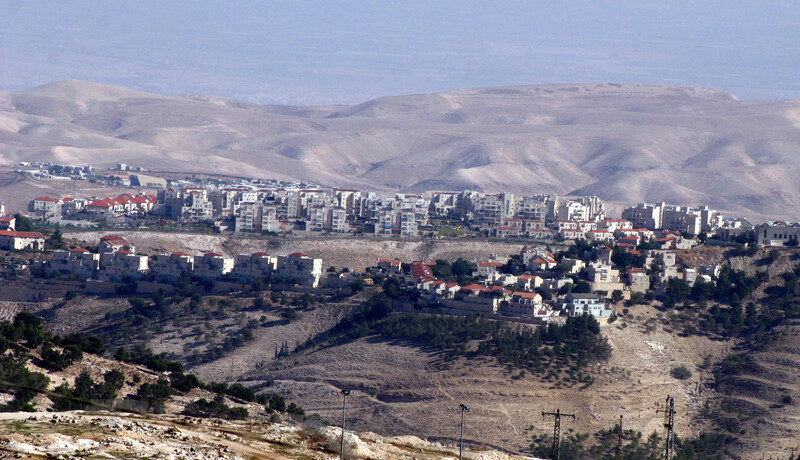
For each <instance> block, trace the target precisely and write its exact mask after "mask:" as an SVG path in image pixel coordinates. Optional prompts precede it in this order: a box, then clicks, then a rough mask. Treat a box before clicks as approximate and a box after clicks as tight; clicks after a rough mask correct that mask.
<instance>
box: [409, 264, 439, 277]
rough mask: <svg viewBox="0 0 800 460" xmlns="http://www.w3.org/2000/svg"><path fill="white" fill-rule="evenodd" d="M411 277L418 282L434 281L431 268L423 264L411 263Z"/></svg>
mask: <svg viewBox="0 0 800 460" xmlns="http://www.w3.org/2000/svg"><path fill="white" fill-rule="evenodd" d="M411 277H412V278H414V279H415V280H417V281H419V280H421V279H425V278H430V279H435V278H434V276H433V271H431V268H430V267H429V266H428V265H427V264H425V263H423V262H413V263H412V264H411Z"/></svg>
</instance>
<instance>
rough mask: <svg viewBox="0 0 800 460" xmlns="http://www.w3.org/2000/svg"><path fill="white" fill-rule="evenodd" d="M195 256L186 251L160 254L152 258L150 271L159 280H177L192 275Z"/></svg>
mask: <svg viewBox="0 0 800 460" xmlns="http://www.w3.org/2000/svg"><path fill="white" fill-rule="evenodd" d="M193 272H194V256H193V255H191V254H186V253H185V252H173V253H172V254H158V255H156V256H153V257H152V258H151V259H150V273H152V274H153V275H154V276H155V279H156V280H159V281H162V280H163V281H175V280H178V279H180V277H181V276H184V273H185V274H186V275H188V276H190V277H191V276H192V273H193Z"/></svg>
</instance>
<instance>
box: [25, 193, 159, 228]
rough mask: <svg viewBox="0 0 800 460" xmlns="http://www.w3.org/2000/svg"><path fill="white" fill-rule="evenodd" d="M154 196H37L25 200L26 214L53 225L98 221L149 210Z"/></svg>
mask: <svg viewBox="0 0 800 460" xmlns="http://www.w3.org/2000/svg"><path fill="white" fill-rule="evenodd" d="M156 201H157V198H156V196H155V195H144V194H138V195H132V194H128V193H126V194H122V195H119V196H117V197H115V198H89V199H83V198H72V197H66V198H52V197H49V196H41V197H37V198H34V199H33V200H31V201H30V202H29V203H28V213H29V216H30V217H31V218H33V219H38V220H42V221H46V222H49V223H53V224H59V223H64V221H65V220H72V221H81V220H85V221H102V220H105V219H107V218H113V217H118V216H123V215H127V216H132V215H139V216H142V215H147V214H151V213H152V212H153V209H154V208H155V206H156Z"/></svg>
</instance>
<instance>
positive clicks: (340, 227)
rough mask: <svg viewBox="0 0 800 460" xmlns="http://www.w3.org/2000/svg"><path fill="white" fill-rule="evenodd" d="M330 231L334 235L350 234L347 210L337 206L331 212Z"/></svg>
mask: <svg viewBox="0 0 800 460" xmlns="http://www.w3.org/2000/svg"><path fill="white" fill-rule="evenodd" d="M330 213H331V218H330V231H331V232H333V233H348V232H349V231H350V224H349V223H348V222H347V210H346V209H345V208H343V207H341V206H336V207H335V208H332V209H331V210H330Z"/></svg>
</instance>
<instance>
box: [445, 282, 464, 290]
mask: <svg viewBox="0 0 800 460" xmlns="http://www.w3.org/2000/svg"><path fill="white" fill-rule="evenodd" d="M456 286H458V283H447V284H445V285H444V287H445V289H450V288H454V287H456ZM459 289H461V288H460V287H459Z"/></svg>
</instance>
